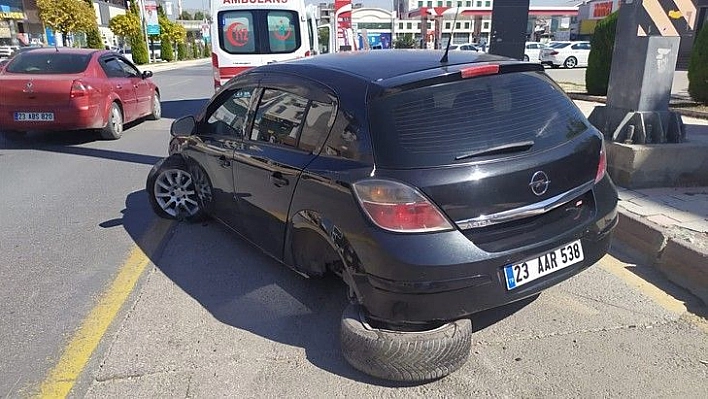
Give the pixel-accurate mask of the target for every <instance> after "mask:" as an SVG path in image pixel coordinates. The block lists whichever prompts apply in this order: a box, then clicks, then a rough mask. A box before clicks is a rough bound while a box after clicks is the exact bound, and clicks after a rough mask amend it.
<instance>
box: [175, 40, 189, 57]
mask: <svg viewBox="0 0 708 399" xmlns="http://www.w3.org/2000/svg"><path fill="white" fill-rule="evenodd" d="M177 59H178V60H180V61H182V60H188V59H189V52H187V44H186V43H184V42H179V43H177Z"/></svg>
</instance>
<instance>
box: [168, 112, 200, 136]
mask: <svg viewBox="0 0 708 399" xmlns="http://www.w3.org/2000/svg"><path fill="white" fill-rule="evenodd" d="M196 125H197V122H196V120H195V119H194V117H193V116H192V115H187V116H183V117H181V118H178V119H175V120H174V121H173V122H172V126H170V134H171V135H172V136H175V137H178V136H190V135H191V134H192V132H193V131H194V127H195V126H196Z"/></svg>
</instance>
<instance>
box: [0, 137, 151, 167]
mask: <svg viewBox="0 0 708 399" xmlns="http://www.w3.org/2000/svg"><path fill="white" fill-rule="evenodd" d="M95 140H96V137H95V133H93V132H83V131H77V132H54V133H42V132H37V133H35V132H30V133H28V134H27V136H26V137H21V138H16V139H7V138H2V139H0V149H7V150H10V149H12V150H40V151H47V152H55V153H61V154H71V155H80V156H86V157H94V158H103V159H110V160H113V161H121V162H130V163H137V164H144V165H154V164H155V163H157V162H158V161H159V160H160V159H162V157H158V156H154V155H145V154H135V153H131V152H124V151H116V150H107V149H102V148H91V147H84V146H81V144H87V143H90V142H93V141H95Z"/></svg>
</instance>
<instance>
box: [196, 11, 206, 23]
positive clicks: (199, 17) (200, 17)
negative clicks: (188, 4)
mask: <svg viewBox="0 0 708 399" xmlns="http://www.w3.org/2000/svg"><path fill="white" fill-rule="evenodd" d="M204 18H206V16H205V14H204V13H203V12H201V11H197V12H195V13H194V20H195V21H202V20H204Z"/></svg>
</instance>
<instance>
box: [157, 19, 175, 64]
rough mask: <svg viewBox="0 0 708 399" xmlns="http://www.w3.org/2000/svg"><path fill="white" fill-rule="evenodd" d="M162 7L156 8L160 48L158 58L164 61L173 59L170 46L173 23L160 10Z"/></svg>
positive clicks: (172, 51) (172, 50)
mask: <svg viewBox="0 0 708 399" xmlns="http://www.w3.org/2000/svg"><path fill="white" fill-rule="evenodd" d="M161 10H162V8H160V9H159V10H158V17H157V19H158V21H159V23H160V43H161V46H162V49H161V50H160V54H161V56H160V58H162V59H163V60H164V61H172V60H174V58H175V57H174V49H173V47H172V36H173V35H174V33H173V32H174V29H175V27H174V25H175V24H173V23H172V22H171V21H170V20H169V19H168V18H167V16H166V15H165V14H164V12H161Z"/></svg>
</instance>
